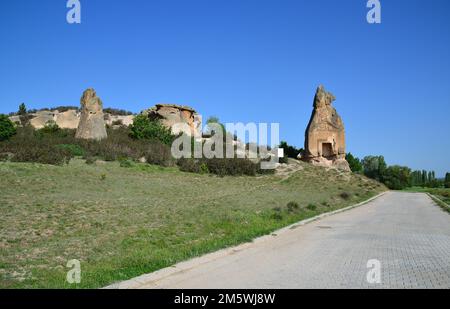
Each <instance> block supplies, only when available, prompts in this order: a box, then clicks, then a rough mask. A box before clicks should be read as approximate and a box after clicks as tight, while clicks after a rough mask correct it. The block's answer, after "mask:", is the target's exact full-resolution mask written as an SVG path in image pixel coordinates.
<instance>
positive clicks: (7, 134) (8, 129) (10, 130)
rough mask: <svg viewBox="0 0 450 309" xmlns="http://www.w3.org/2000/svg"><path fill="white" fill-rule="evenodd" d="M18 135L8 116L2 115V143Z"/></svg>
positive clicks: (0, 131) (0, 139) (0, 124)
mask: <svg viewBox="0 0 450 309" xmlns="http://www.w3.org/2000/svg"><path fill="white" fill-rule="evenodd" d="M14 134H16V126H15V125H14V123H12V121H11V120H9V118H8V116H6V115H2V114H0V142H1V141H6V140H8V139H9V138H11V136H13V135H14Z"/></svg>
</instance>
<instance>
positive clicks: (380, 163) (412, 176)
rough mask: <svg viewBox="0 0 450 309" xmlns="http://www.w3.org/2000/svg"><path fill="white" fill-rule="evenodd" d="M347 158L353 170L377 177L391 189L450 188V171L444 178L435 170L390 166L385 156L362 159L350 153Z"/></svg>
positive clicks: (373, 177) (370, 176)
mask: <svg viewBox="0 0 450 309" xmlns="http://www.w3.org/2000/svg"><path fill="white" fill-rule="evenodd" d="M346 159H347V161H348V163H349V165H350V168H351V170H352V172H354V173H361V174H364V175H366V176H367V177H369V178H372V179H376V180H377V181H380V182H382V183H384V184H385V185H386V186H387V187H388V188H390V189H394V190H401V189H405V188H407V187H412V186H417V187H429V188H439V187H443V186H445V187H446V188H450V173H447V174H446V176H445V179H443V180H442V179H437V178H436V175H435V172H434V171H425V170H423V171H412V170H411V169H410V168H409V167H406V166H399V165H393V166H388V165H387V164H386V161H385V159H384V157H383V156H367V157H364V159H362V160H360V159H359V158H357V157H355V156H354V155H352V154H351V153H348V154H347V156H346Z"/></svg>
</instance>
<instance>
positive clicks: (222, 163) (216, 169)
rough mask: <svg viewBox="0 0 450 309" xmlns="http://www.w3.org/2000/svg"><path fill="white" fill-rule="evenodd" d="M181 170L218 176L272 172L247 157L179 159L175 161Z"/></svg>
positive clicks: (253, 174)
mask: <svg viewBox="0 0 450 309" xmlns="http://www.w3.org/2000/svg"><path fill="white" fill-rule="evenodd" d="M177 164H178V166H179V168H180V170H181V171H184V172H190V173H208V172H209V173H211V174H215V175H219V176H242V175H246V176H255V175H257V174H267V173H273V171H270V170H262V169H261V165H260V164H259V163H255V162H252V161H251V160H249V159H184V158H183V159H180V160H178V162H177Z"/></svg>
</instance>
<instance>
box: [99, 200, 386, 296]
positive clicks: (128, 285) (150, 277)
mask: <svg viewBox="0 0 450 309" xmlns="http://www.w3.org/2000/svg"><path fill="white" fill-rule="evenodd" d="M387 192H389V191H385V192H382V193H380V194H378V195H376V196H374V197H372V198H370V199H368V200H366V201H364V202H361V203H358V204H356V205H352V206H348V207H345V208H342V209H338V210H335V211H331V212H327V213H323V214H320V215H318V216H315V217H313V218H309V219H305V220H302V221H300V222H297V223H294V224H291V225H289V226H287V227H284V228H282V229H279V230H277V231H275V232H273V233H271V234H270V235H265V236H261V237H258V238H256V239H254V240H253V241H252V242H248V243H244V244H241V245H237V246H234V247H229V248H225V249H221V250H218V251H216V252H212V253H208V254H205V255H203V256H200V257H195V258H192V259H190V260H188V261H185V262H180V263H178V264H176V265H174V266H171V267H166V268H163V269H160V270H157V271H155V272H152V273H149V274H145V275H142V276H139V277H136V278H133V279H130V280H126V281H122V282H118V283H114V284H111V285H109V286H107V287H104V288H103V289H136V288H139V287H142V286H143V285H148V284H151V283H153V285H154V286H155V287H157V282H158V281H160V280H162V279H164V278H166V277H168V276H171V275H173V274H176V273H180V272H185V271H188V270H189V269H192V268H194V267H197V266H199V265H202V264H205V263H208V262H211V261H214V260H216V259H218V258H220V257H223V256H227V255H229V254H233V253H236V252H239V251H242V250H244V249H246V248H248V247H250V246H252V245H255V244H258V243H262V242H265V241H268V240H270V239H273V237H274V236H279V235H282V234H284V233H287V232H289V231H291V230H293V229H295V228H298V227H300V226H304V225H306V224H308V223H311V222H314V221H318V220H320V219H323V218H325V217H329V216H332V215H335V214H338V213H342V212H345V211H348V210H351V209H354V208H357V207H361V206H363V205H365V204H367V203H370V202H372V201H373V200H375V199H378V198H380V197H381V196H383V195H385V194H386V193H387Z"/></svg>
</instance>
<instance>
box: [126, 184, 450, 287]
mask: <svg viewBox="0 0 450 309" xmlns="http://www.w3.org/2000/svg"><path fill="white" fill-rule="evenodd" d="M370 260H372V262H371V264H369V267H368V262H369V261H370ZM373 260H375V261H373ZM377 261H378V262H379V264H378V262H377ZM182 264H183V263H182ZM186 265H188V266H186ZM177 267H178V270H177ZM369 272H370V276H369V280H368V278H367V277H368V276H367V274H368V273H369ZM380 281H381V283H380ZM125 286H126V285H124V286H122V287H125ZM131 286H132V287H134V288H136V287H137V288H200V289H201V288H219V289H220V288H238V289H241V288H242V289H245V288H269V289H278V288H281V289H283V288H450V215H449V214H448V213H445V212H444V211H442V210H441V209H440V208H439V207H437V206H436V205H434V204H433V202H432V201H431V199H430V198H429V197H428V196H427V195H425V194H419V193H417V194H416V193H400V192H388V193H387V194H385V195H383V196H381V197H380V198H378V199H376V200H374V201H372V202H370V203H368V204H366V205H364V206H361V207H358V208H354V209H352V210H349V211H347V212H342V213H339V214H336V215H333V216H330V217H326V218H323V219H321V220H319V221H315V222H312V223H309V224H307V225H304V226H299V227H296V228H293V229H289V230H288V231H286V232H283V233H280V234H279V235H277V236H270V238H268V239H266V240H265V241H260V242H258V241H257V242H255V243H253V244H248V245H246V246H244V248H241V249H238V250H233V251H231V252H230V251H228V252H227V253H226V254H224V253H221V254H217V255H216V256H214V255H211V256H210V257H209V258H206V259H202V258H201V259H198V260H194V261H191V262H188V263H187V264H186V263H185V264H184V267H181V266H180V267H179V266H176V267H173V268H171V269H166V270H163V271H161V272H158V273H157V274H156V275H155V274H152V275H147V276H144V277H141V278H139V279H138V280H137V281H136V280H135V281H134V285H128V287H131Z"/></svg>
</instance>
